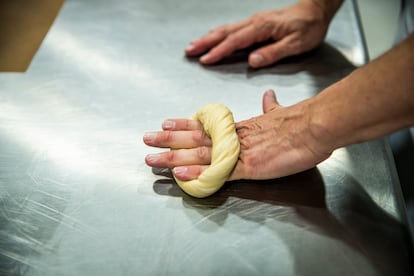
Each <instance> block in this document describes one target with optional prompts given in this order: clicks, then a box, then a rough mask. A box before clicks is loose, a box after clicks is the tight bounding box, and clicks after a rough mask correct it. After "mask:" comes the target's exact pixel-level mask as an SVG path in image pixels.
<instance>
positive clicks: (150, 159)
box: [145, 153, 160, 164]
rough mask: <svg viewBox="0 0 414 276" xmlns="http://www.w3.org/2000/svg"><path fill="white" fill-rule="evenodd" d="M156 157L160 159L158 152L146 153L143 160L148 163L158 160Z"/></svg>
mask: <svg viewBox="0 0 414 276" xmlns="http://www.w3.org/2000/svg"><path fill="white" fill-rule="evenodd" d="M158 159H160V155H159V154H158V153H156V154H148V155H147V157H145V160H146V161H147V162H148V163H150V164H151V163H154V162H156V161H158Z"/></svg>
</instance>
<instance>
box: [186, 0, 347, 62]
mask: <svg viewBox="0 0 414 276" xmlns="http://www.w3.org/2000/svg"><path fill="white" fill-rule="evenodd" d="M341 3H342V0H302V1H299V2H298V3H297V4H295V5H293V6H290V7H287V8H284V9H280V10H271V11H264V12H259V13H256V14H255V15H253V16H252V17H250V18H248V19H247V20H243V21H239V22H236V23H232V24H227V25H223V26H220V27H218V28H215V29H213V30H211V31H210V32H209V33H208V34H206V35H204V36H202V37H201V38H199V39H197V40H194V41H192V42H191V43H190V45H189V46H188V47H187V48H186V49H185V53H186V55H187V56H200V55H202V56H201V57H200V62H201V63H202V64H206V65H207V64H213V63H216V62H218V61H220V60H222V59H223V58H224V57H226V56H228V55H230V54H232V53H233V52H235V51H237V50H240V49H243V48H246V47H249V46H251V45H253V44H255V43H258V42H266V41H269V40H270V41H273V42H271V43H269V44H268V45H266V46H264V47H261V48H259V49H257V50H255V51H253V52H252V53H250V55H249V64H250V66H252V67H253V68H259V67H264V66H268V65H270V64H273V63H275V62H277V61H279V60H281V59H283V58H286V57H289V56H293V55H297V54H301V53H304V52H307V51H310V50H312V49H314V48H315V47H316V46H318V45H319V44H320V43H322V41H323V39H324V38H325V35H326V32H327V30H328V27H329V23H330V21H331V19H332V17H333V16H334V14H335V12H336V11H337V9H338V8H339V7H340V5H341Z"/></svg>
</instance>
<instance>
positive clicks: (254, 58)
mask: <svg viewBox="0 0 414 276" xmlns="http://www.w3.org/2000/svg"><path fill="white" fill-rule="evenodd" d="M263 62H264V58H263V56H262V55H259V54H252V55H251V56H250V63H251V65H252V66H253V67H258V66H260V65H262V64H263Z"/></svg>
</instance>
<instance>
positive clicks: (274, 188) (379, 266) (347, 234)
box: [153, 169, 412, 275]
mask: <svg viewBox="0 0 414 276" xmlns="http://www.w3.org/2000/svg"><path fill="white" fill-rule="evenodd" d="M154 173H155V174H161V175H164V176H168V170H157V169H155V170H154ZM153 188H154V191H155V192H156V193H158V194H160V195H164V196H172V197H181V198H182V200H183V207H184V209H183V212H186V211H185V210H186V209H187V210H188V209H190V210H195V211H197V212H198V213H199V214H200V215H201V216H202V217H203V218H205V219H207V220H208V221H211V222H214V223H215V224H216V225H217V228H215V230H218V229H219V228H220V227H222V226H223V225H224V224H225V223H226V220H227V219H228V217H229V215H236V216H238V217H240V218H241V219H243V220H247V221H252V222H255V223H257V224H258V225H261V226H266V227H268V228H269V229H271V230H272V231H273V232H274V233H275V234H277V235H278V236H279V237H281V238H282V239H283V240H284V242H285V243H286V245H287V247H288V248H290V250H291V251H292V256H296V257H297V258H300V256H303V254H302V250H304V249H301V248H300V246H296V245H295V243H296V241H297V236H296V235H290V234H293V233H290V234H289V235H286V233H285V232H284V231H280V230H281V229H279V228H278V227H277V226H275V225H277V224H272V223H270V224H269V223H266V221H268V220H275V222H278V223H288V224H293V225H295V226H296V227H299V228H300V229H302V231H311V232H313V233H316V234H318V235H321V236H324V237H328V239H326V240H331V239H335V240H338V241H341V242H343V243H345V244H347V245H348V246H350V247H351V248H353V250H354V251H357V252H359V254H361V255H363V256H364V257H365V259H367V260H369V263H370V264H371V265H370V267H372V268H374V269H375V270H376V274H377V275H406V274H407V273H408V271H412V267H408V266H410V252H409V249H408V248H407V246H406V244H405V242H406V241H407V240H408V236H407V235H406V234H407V233H406V229H405V228H404V226H403V225H402V224H401V223H400V222H398V221H397V220H395V219H394V218H393V217H391V216H390V215H389V214H387V213H386V212H385V211H384V210H383V209H381V208H380V207H379V206H378V205H377V204H376V203H375V202H374V201H373V200H372V199H371V197H370V196H369V195H368V194H367V192H366V191H365V190H364V189H363V188H362V186H361V185H360V184H359V183H357V182H356V181H355V180H354V179H353V178H352V177H350V176H347V179H345V180H344V182H343V183H341V185H328V184H325V183H324V181H323V179H322V177H321V175H320V173H319V171H318V170H317V169H311V170H308V171H306V172H303V173H300V174H296V175H292V176H289V177H283V178H279V179H272V180H266V181H248V180H240V181H233V182H228V183H226V184H225V186H224V187H223V188H222V189H221V190H219V191H218V192H217V193H216V194H214V195H212V196H210V197H208V198H204V199H198V198H193V197H190V196H188V195H186V194H185V193H184V192H183V191H182V190H181V189H180V188H179V187H178V186H177V185H176V184H175V182H174V181H173V180H172V179H160V180H157V181H156V182H155V183H154V185H153ZM189 217H190V219H193V218H192V216H189ZM194 227H195V228H198V229H199V230H200V231H206V230H205V229H203V226H202V225H200V224H199V221H194ZM210 231H211V229H210ZM240 231H243V230H240ZM321 248H324V247H323V246H322V247H321ZM401 249H406V251H404V252H402V250H401ZM308 250H311V249H308V248H307V249H306V251H308ZM338 250H340V249H338ZM395 252H398V254H397V253H395ZM348 257H349V256H348ZM345 258H347V256H345ZM297 261H298V263H300V266H299V265H298V267H297V268H296V271H297V272H298V274H299V275H301V274H302V272H303V273H305V274H306V273H307V272H309V271H308V269H312V266H313V265H314V264H312V261H311V260H303V259H301V260H297ZM302 270H303V271H302ZM311 271H312V270H311ZM394 273H396V274H394Z"/></svg>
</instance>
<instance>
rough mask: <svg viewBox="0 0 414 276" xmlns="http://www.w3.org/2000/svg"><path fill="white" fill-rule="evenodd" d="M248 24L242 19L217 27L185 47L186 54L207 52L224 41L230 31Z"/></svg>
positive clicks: (193, 54)
mask: <svg viewBox="0 0 414 276" xmlns="http://www.w3.org/2000/svg"><path fill="white" fill-rule="evenodd" d="M246 24H247V22H246V21H240V22H236V23H233V24H228V25H223V26H220V27H218V28H215V29H213V30H211V31H210V32H209V33H208V34H206V35H204V36H202V37H201V38H199V39H197V40H194V41H192V42H191V43H190V45H189V46H188V47H187V48H185V54H186V55H187V56H198V55H200V54H202V53H205V52H206V51H208V50H210V49H211V48H213V47H215V46H216V45H217V44H219V43H220V42H221V41H223V40H224V39H225V38H226V37H227V36H228V35H229V34H230V33H233V32H236V31H237V30H239V29H240V28H242V27H244V26H245V25H246Z"/></svg>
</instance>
